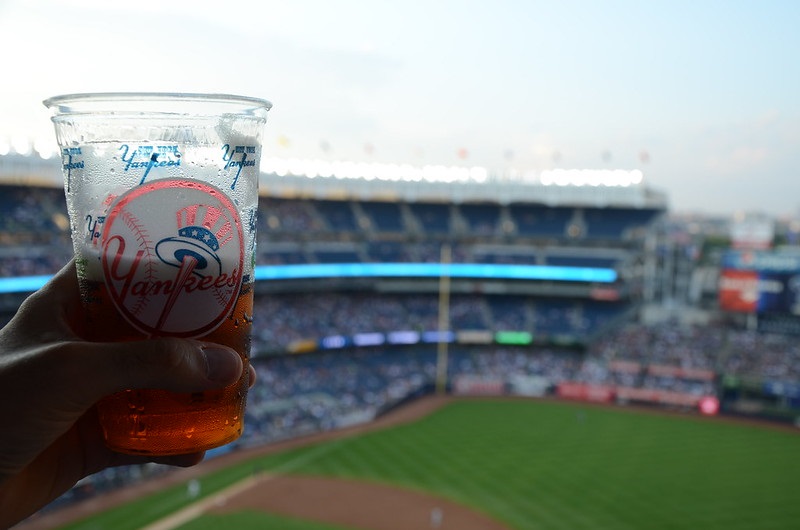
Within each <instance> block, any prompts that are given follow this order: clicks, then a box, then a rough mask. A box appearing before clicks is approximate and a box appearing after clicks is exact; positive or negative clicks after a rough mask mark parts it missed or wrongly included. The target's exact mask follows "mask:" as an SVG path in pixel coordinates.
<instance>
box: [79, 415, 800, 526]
mask: <svg viewBox="0 0 800 530" xmlns="http://www.w3.org/2000/svg"><path fill="white" fill-rule="evenodd" d="M435 401H436V406H435V407H430V408H429V410H428V411H426V414H424V415H422V416H421V417H419V418H417V419H414V420H413V421H410V420H409V421H403V422H400V423H387V424H384V425H383V426H379V428H376V429H373V430H366V431H356V432H350V433H344V435H342V436H334V437H329V438H328V439H325V440H323V441H316V442H307V443H304V444H302V445H301V446H300V447H296V448H290V449H287V450H281V451H274V450H272V451H268V452H265V453H263V454H259V453H258V452H254V451H248V452H247V453H246V455H245V456H247V458H246V459H244V460H241V461H234V460H230V461H229V462H228V461H224V460H222V458H223V457H220V462H224V463H225V465H224V466H223V467H220V465H219V464H217V465H216V466H213V467H211V466H208V467H206V468H202V466H201V468H200V471H202V473H199V474H197V475H194V476H193V480H197V481H199V482H196V483H195V484H194V487H195V491H194V492H192V493H190V491H189V490H190V488H188V487H187V484H188V480H189V479H188V477H189V475H188V471H187V474H186V475H180V474H177V476H179V477H181V476H185V477H186V479H185V480H179V481H177V482H176V481H173V484H172V485H168V486H166V487H165V488H164V489H162V490H160V491H158V492H155V493H151V494H147V495H143V496H139V497H138V498H135V499H131V500H129V501H127V502H124V503H121V504H119V505H118V506H116V507H114V508H112V509H109V510H107V511H104V512H102V513H99V514H97V515H95V516H92V517H90V518H87V519H83V520H80V521H78V522H75V523H72V524H70V525H67V526H63V528H70V529H76V530H77V529H81V530H88V529H93V530H98V529H114V530H124V529H134V528H136V529H139V528H148V529H151V530H158V529H160V530H166V529H171V528H180V529H183V530H201V529H218V528H236V529H245V530H246V529H250V528H252V529H273V530H335V529H339V530H342V529H354V528H358V529H365V530H367V529H374V530H382V529H386V530H392V529H395V530H396V529H427V528H443V529H447V528H449V529H457V530H470V529H478V528H483V529H487V530H488V529H519V530H525V529H572V530H574V529H584V528H585V529H593V530H597V529H642V528H648V529H662V528H663V529H678V528H680V529H684V528H703V529H716V528H719V529H726V530H735V529H743V530H744V529H748V530H751V529H753V528H759V529H768V528H775V529H778V528H781V529H782V528H798V527H800V502H797V492H798V491H800V458H798V456H800V432H798V433H795V432H794V431H792V430H790V429H788V428H772V427H768V426H766V427H765V426H754V425H752V424H746V423H737V422H732V421H726V420H720V419H715V418H702V417H697V416H688V415H679V414H663V413H654V412H652V411H643V410H641V409H633V408H610V407H600V406H592V405H587V404H579V403H571V402H556V401H548V400H522V399H520V400H500V399H497V400H495V399H486V400H482V399H439V400H435ZM215 460H216V459H215ZM211 463H213V460H212V461H210V462H209V464H211ZM195 472H197V470H195ZM198 486H199V487H198Z"/></svg>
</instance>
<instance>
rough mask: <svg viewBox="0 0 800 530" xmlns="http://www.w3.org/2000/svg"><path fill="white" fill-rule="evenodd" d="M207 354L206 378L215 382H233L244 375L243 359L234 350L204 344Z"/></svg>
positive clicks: (204, 351)
mask: <svg viewBox="0 0 800 530" xmlns="http://www.w3.org/2000/svg"><path fill="white" fill-rule="evenodd" d="M203 353H204V354H205V356H206V378H207V379H208V380H209V381H212V382H214V383H228V384H230V383H233V382H234V381H236V380H237V379H239V376H240V375H242V361H241V359H239V355H238V354H237V353H236V352H234V351H233V350H229V349H227V348H222V347H219V346H208V345H207V346H203Z"/></svg>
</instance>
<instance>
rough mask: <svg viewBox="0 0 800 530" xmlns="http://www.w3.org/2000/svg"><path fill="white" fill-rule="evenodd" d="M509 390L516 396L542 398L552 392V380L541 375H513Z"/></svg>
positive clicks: (509, 381)
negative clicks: (549, 391)
mask: <svg viewBox="0 0 800 530" xmlns="http://www.w3.org/2000/svg"><path fill="white" fill-rule="evenodd" d="M508 389H509V392H510V393H511V394H513V395H516V396H528V397H542V396H545V395H547V392H548V390H550V380H549V379H548V378H546V377H542V376H540V375H521V374H520V375H512V376H511V377H509V378H508Z"/></svg>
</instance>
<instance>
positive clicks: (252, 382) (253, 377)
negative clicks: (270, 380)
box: [248, 364, 258, 388]
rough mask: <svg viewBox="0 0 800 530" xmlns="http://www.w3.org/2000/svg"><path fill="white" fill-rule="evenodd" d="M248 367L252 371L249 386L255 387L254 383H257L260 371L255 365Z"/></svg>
mask: <svg viewBox="0 0 800 530" xmlns="http://www.w3.org/2000/svg"><path fill="white" fill-rule="evenodd" d="M248 369H249V371H250V380H249V387H250V388H253V385H255V384H256V379H257V378H258V373H257V372H256V369H255V367H253V365H252V364H251V365H248Z"/></svg>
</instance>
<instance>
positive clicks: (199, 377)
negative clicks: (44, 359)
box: [69, 338, 243, 404]
mask: <svg viewBox="0 0 800 530" xmlns="http://www.w3.org/2000/svg"><path fill="white" fill-rule="evenodd" d="M69 347H70V348H71V349H74V350H73V351H74V352H75V355H76V356H77V357H79V359H75V362H74V363H73V366H75V368H76V369H79V370H80V373H76V374H75V377H76V379H75V381H84V383H82V384H81V386H83V387H86V388H85V392H86V395H85V398H86V399H87V400H88V402H89V403H90V404H91V403H94V402H95V401H97V400H98V399H100V398H101V397H104V396H106V395H109V394H113V393H114V392H118V391H120V390H125V389H129V388H136V389H143V388H157V389H162V390H171V391H173V392H199V391H202V390H211V389H215V388H222V387H224V386H228V385H230V384H233V383H234V382H236V381H237V380H238V379H239V378H240V377H241V376H242V371H243V362H242V359H241V357H240V356H239V354H238V353H236V351H235V350H233V349H232V348H228V347H227V346H222V345H220V344H214V343H210V342H200V341H195V340H188V339H178V338H159V339H152V340H144V341H133V342H115V343H91V342H79V343H71V344H70V346H69ZM76 350H77V351H76ZM81 366H82V368H78V367H81ZM71 371H73V372H74V371H75V369H73V370H71Z"/></svg>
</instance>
